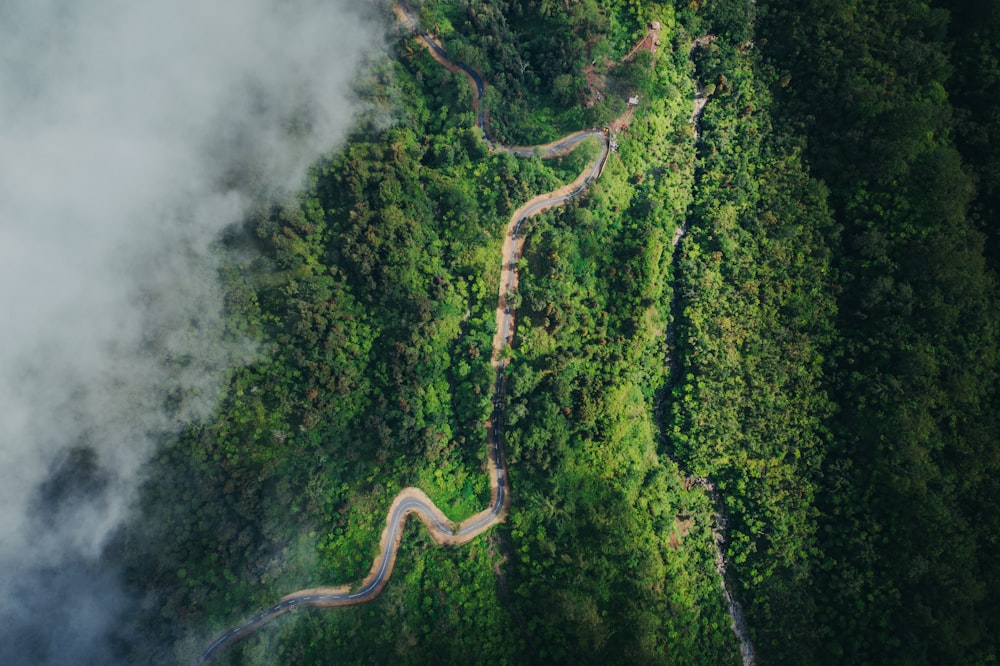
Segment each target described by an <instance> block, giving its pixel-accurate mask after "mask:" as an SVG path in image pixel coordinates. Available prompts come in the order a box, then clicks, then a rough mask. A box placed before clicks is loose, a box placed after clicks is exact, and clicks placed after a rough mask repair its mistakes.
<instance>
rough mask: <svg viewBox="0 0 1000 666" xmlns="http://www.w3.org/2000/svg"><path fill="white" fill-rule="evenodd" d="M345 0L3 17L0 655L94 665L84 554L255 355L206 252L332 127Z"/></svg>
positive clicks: (101, 631) (36, 10)
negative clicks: (166, 448)
mask: <svg viewBox="0 0 1000 666" xmlns="http://www.w3.org/2000/svg"><path fill="white" fill-rule="evenodd" d="M380 41H381V32H380V28H378V26H377V24H376V23H375V22H374V21H373V17H372V16H371V7H370V6H369V5H368V4H366V3H360V4H359V3H353V2H347V1H346V0H345V1H333V2H330V1H323V2H319V1H315V0H295V1H293V2H277V1H271V0H251V1H244V0H239V1H235V0H232V1H230V0H224V1H223V2H212V3H203V2H195V1H188V0H183V1H180V2H176V1H172V2H152V3H131V2H122V1H119V0H84V1H81V2H64V1H61V0H41V1H36V0H31V1H27V0H24V1H21V0H15V1H13V2H5V3H3V6H2V7H0V90H2V91H3V92H2V94H0V283H2V284H3V289H2V290H0V311H2V312H3V325H2V327H0V661H2V662H3V663H5V664H22V663H23V664H42V663H54V664H55V663H60V664H63V663H67V660H69V661H72V662H73V663H113V662H114V661H116V659H115V657H114V656H113V653H112V652H109V651H108V650H109V647H108V646H109V642H108V641H107V638H108V637H109V636H112V635H115V633H116V631H120V630H121V627H120V626H116V622H117V619H118V618H116V614H117V613H119V611H122V610H123V609H127V608H128V607H129V606H130V604H131V603H133V600H131V599H130V598H128V596H127V595H126V594H124V593H123V591H122V586H121V581H120V572H119V571H117V570H115V569H114V568H111V569H109V568H107V567H106V566H105V565H102V563H101V554H102V550H103V548H104V547H105V545H106V543H107V540H108V538H109V536H110V535H111V534H112V533H114V531H115V530H116V529H117V528H118V527H119V526H120V525H121V524H122V522H123V521H125V520H126V519H127V518H128V517H129V516H130V514H131V513H132V511H133V505H134V501H135V499H136V488H137V487H138V484H139V483H140V481H141V480H142V479H143V475H144V471H143V470H144V467H143V466H144V463H145V462H146V461H147V460H148V458H149V456H150V455H151V452H152V451H153V450H154V448H155V446H156V445H157V442H159V441H160V440H161V438H162V437H163V436H164V435H165V434H168V433H171V432H174V431H176V430H177V429H178V428H179V427H180V426H182V425H183V424H188V423H191V422H198V421H199V420H201V419H203V418H204V417H205V416H206V415H208V414H209V413H210V412H211V410H212V409H213V408H214V406H215V404H216V402H217V399H218V396H219V391H220V388H221V387H222V386H223V382H224V381H225V378H226V374H227V372H228V370H229V368H231V367H234V366H238V365H241V364H244V363H246V362H248V361H249V360H251V359H253V358H254V357H255V354H256V348H255V347H256V343H255V342H254V341H253V340H250V339H248V338H245V337H241V336H239V335H235V334H233V333H232V332H229V333H227V332H226V331H225V327H224V326H223V321H222V295H221V291H220V285H219V280H218V276H217V271H218V267H219V257H218V253H217V252H216V251H215V250H214V249H213V245H214V244H215V243H217V241H218V239H219V236H220V233H221V232H222V231H223V230H224V229H226V228H227V227H228V226H230V225H232V224H233V223H235V222H237V221H238V220H240V219H241V218H242V217H243V216H245V215H246V214H247V210H248V206H249V205H251V204H253V203H254V202H258V201H259V200H260V199H261V198H262V197H276V196H283V193H286V192H288V191H292V190H294V189H295V188H297V187H300V186H301V181H302V177H303V174H304V173H305V168H306V167H307V166H308V165H309V164H310V163H312V162H313V161H314V160H315V159H316V158H317V156H318V155H320V154H322V153H325V152H327V151H329V150H331V149H332V148H334V147H335V146H336V145H337V144H338V142H339V141H341V140H342V138H343V136H344V134H345V132H346V130H347V128H348V127H349V126H350V125H351V122H352V117H353V114H354V111H355V108H356V104H357V102H356V98H355V96H354V94H353V93H352V91H351V84H352V81H353V80H354V78H355V76H356V75H357V71H358V67H359V65H360V63H361V62H362V61H363V59H364V58H365V57H366V54H370V53H371V52H372V51H374V50H377V49H378V48H379V44H380Z"/></svg>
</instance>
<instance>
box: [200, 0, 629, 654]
mask: <svg viewBox="0 0 1000 666" xmlns="http://www.w3.org/2000/svg"><path fill="white" fill-rule="evenodd" d="M395 13H396V15H397V16H398V17H399V18H400V20H401V21H402V22H403V23H404V25H406V26H407V27H408V28H409V29H410V30H411V31H412V32H413V33H414V34H415V35H416V36H417V38H418V39H419V40H420V42H421V43H422V44H423V45H424V46H425V47H426V48H427V49H428V50H429V51H430V53H431V55H432V56H433V57H434V59H435V60H437V61H438V62H440V63H441V64H442V65H444V66H445V67H447V68H448V69H449V70H451V71H453V72H456V73H460V74H463V75H464V76H465V77H466V78H467V79H469V82H470V84H471V85H472V90H473V104H474V107H475V109H476V112H477V113H476V125H477V126H478V127H479V129H480V131H481V132H482V136H483V140H484V141H485V142H486V143H487V144H488V145H489V147H490V149H491V150H494V151H500V152H507V153H511V154H513V155H517V156H520V157H532V156H538V157H541V158H542V159H551V158H554V157H559V156H562V155H565V154H566V153H568V152H570V151H572V150H573V149H574V148H575V147H576V146H578V145H579V144H580V143H582V142H583V141H585V140H586V139H587V138H589V137H597V138H599V139H600V140H601V143H602V146H603V149H602V151H601V154H600V156H599V157H598V159H596V160H595V161H594V162H592V163H591V164H589V165H588V166H587V168H586V169H584V171H583V173H581V174H580V175H579V176H578V177H577V179H576V180H574V181H573V182H572V183H570V184H569V185H566V186H564V187H562V188H559V189H558V190H556V191H554V192H548V193H546V194H542V195H539V196H537V197H534V198H533V199H531V200H529V201H528V202H527V203H525V204H524V205H523V206H521V207H520V208H519V209H518V210H516V211H515V212H514V214H513V215H511V218H510V222H509V223H508V225H507V234H506V238H505V240H504V245H503V253H502V254H503V257H502V263H501V271H502V273H501V279H500V291H499V297H498V305H497V327H496V330H497V333H496V336H495V337H494V340H493V352H492V357H491V360H490V363H491V365H492V366H493V368H494V371H495V373H496V381H495V383H494V388H493V412H492V414H491V416H490V419H489V421H487V423H486V441H487V446H488V447H489V455H488V458H487V459H488V466H489V476H490V487H491V501H490V506H489V507H488V508H487V509H485V510H483V511H481V512H480V513H478V514H476V515H474V516H472V517H470V518H468V519H466V520H464V521H463V522H461V523H458V524H456V523H454V522H453V521H451V520H449V519H448V517H447V516H445V515H444V513H442V512H441V510H440V509H439V508H438V507H437V506H436V505H435V504H434V502H432V501H431V499H430V498H429V497H428V496H427V495H426V494H425V493H424V492H423V491H422V490H420V489H419V488H405V489H403V490H402V491H400V493H399V495H397V496H396V498H395V500H393V503H392V506H391V507H390V509H389V514H388V516H387V518H386V526H385V529H384V530H383V532H382V538H381V541H380V548H379V554H378V556H377V557H376V558H375V561H374V562H373V564H372V568H371V571H370V572H369V574H368V576H367V578H365V580H364V581H362V583H361V585H360V586H359V587H358V588H357V589H356V590H354V591H351V587H350V586H349V585H348V586H339V587H318V588H311V589H307V590H299V591H297V592H293V593H291V594H289V595H288V596H285V597H283V598H282V599H281V600H280V601H279V602H278V603H277V604H275V605H274V606H271V607H270V608H267V609H265V610H263V611H261V612H259V613H257V614H256V615H254V616H253V617H252V618H250V619H249V620H247V621H245V622H243V623H242V624H239V625H236V626H234V627H231V628H229V629H227V630H226V631H224V632H223V633H222V634H220V635H219V636H217V637H216V638H215V639H214V640H213V641H212V642H211V643H210V644H209V645H208V646H207V647H206V648H205V651H204V652H203V653H202V654H201V657H200V659H199V662H198V663H200V664H203V663H206V662H208V661H209V660H211V659H212V658H213V657H214V656H215V655H216V654H218V653H219V652H220V651H222V650H224V649H225V648H226V647H228V646H230V645H232V644H233V643H236V642H238V641H240V640H243V639H244V638H246V637H248V636H249V635H251V634H252V633H254V632H255V631H257V630H258V629H260V628H261V627H262V626H263V625H265V624H267V623H268V622H270V621H272V620H274V619H275V618H277V617H279V616H281V615H284V614H285V613H287V612H289V611H291V610H292V609H294V608H297V607H299V606H318V607H323V608H329V607H335V606H350V605H354V604H360V603H364V602H366V601H369V600H371V599H373V598H374V597H375V596H377V595H378V594H379V592H381V591H382V588H383V587H385V585H386V583H387V582H388V581H389V577H390V576H391V574H392V568H393V565H394V564H395V562H396V553H397V550H398V547H399V542H400V539H401V538H402V532H403V527H404V525H405V523H406V518H407V516H409V515H410V514H413V515H415V516H416V517H417V518H418V519H419V520H420V521H421V522H423V523H424V525H425V526H426V527H427V530H428V532H429V533H430V536H431V538H433V539H434V541H435V542H437V543H438V544H440V545H449V546H458V545H462V544H464V543H467V542H469V541H471V540H472V539H473V538H475V537H476V536H478V535H480V534H482V533H483V532H485V531H486V530H488V529H489V528H491V527H493V526H494V525H496V524H497V523H499V522H502V521H503V520H504V519H506V517H507V514H508V512H509V510H510V494H509V492H508V491H509V487H508V480H507V467H506V463H505V462H504V458H503V443H502V438H503V436H502V432H503V429H502V410H503V400H504V393H505V390H506V375H505V370H506V365H507V364H506V361H505V360H503V358H502V352H503V350H504V348H505V347H506V346H507V345H509V344H510V343H511V341H512V339H513V330H514V311H513V309H512V308H511V307H510V306H509V305H508V295H509V294H510V293H511V292H512V291H513V290H514V289H516V288H517V268H516V265H517V258H518V256H520V251H521V246H522V245H523V243H524V238H523V235H522V234H521V227H522V225H523V224H524V221H525V220H526V219H528V218H529V217H531V216H532V215H537V214H539V213H541V212H542V211H545V210H548V209H549V208H552V207H554V206H558V205H561V204H563V203H565V202H566V201H568V200H570V199H573V198H574V197H577V196H579V195H580V194H582V193H583V192H584V191H585V190H586V189H587V187H588V186H589V185H590V184H591V183H592V182H594V181H595V180H596V179H597V178H599V177H600V175H601V172H602V171H603V170H604V165H605V163H606V162H607V159H608V155H609V154H610V152H611V147H610V141H609V140H608V138H607V137H606V136H605V134H604V133H603V132H601V131H599V130H597V129H591V130H583V131H579V132H574V133H573V134H570V135H568V136H565V137H563V138H561V139H559V140H557V141H554V142H552V143H550V144H545V145H542V146H502V145H499V144H498V143H496V142H495V141H493V140H492V139H491V137H490V134H489V127H488V121H487V118H486V113H485V111H484V110H483V105H482V99H483V95H484V92H485V83H484V82H483V79H482V77H481V76H480V75H479V73H478V72H476V71H475V70H474V69H472V68H471V67H469V66H468V65H466V64H465V63H462V62H453V61H451V60H449V59H448V57H447V54H446V53H445V51H444V49H443V48H442V47H441V45H440V44H438V43H437V41H435V40H434V39H433V38H432V37H431V36H430V35H428V34H427V32H425V31H424V30H423V29H422V28H421V27H420V24H419V22H418V21H417V18H416V16H415V15H414V14H413V11H412V9H410V7H409V6H407V5H403V4H399V5H396V7H395Z"/></svg>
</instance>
